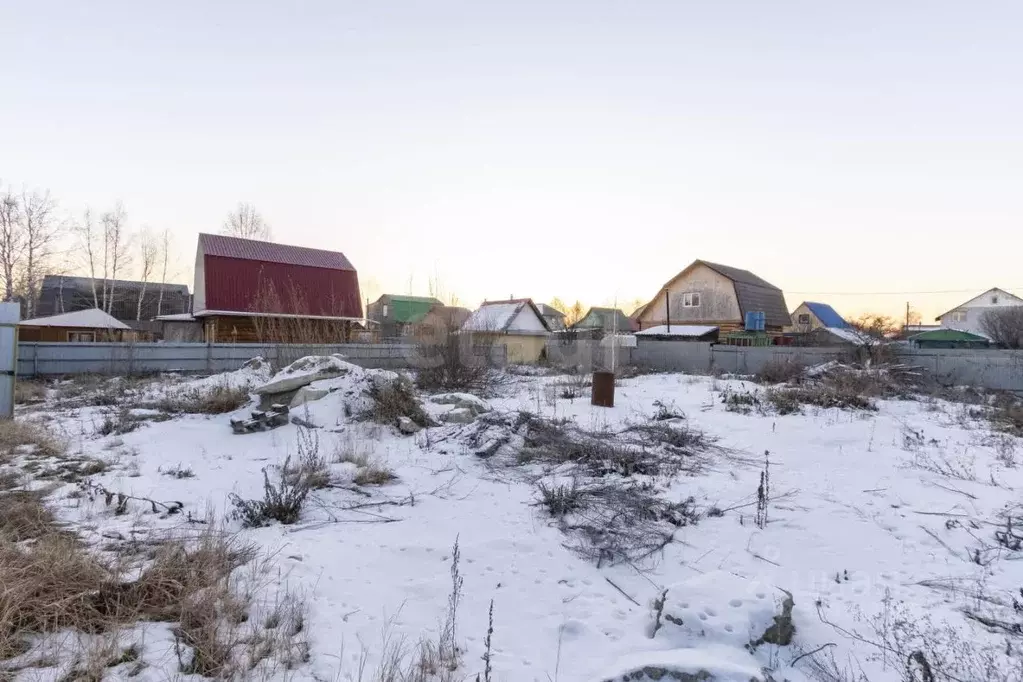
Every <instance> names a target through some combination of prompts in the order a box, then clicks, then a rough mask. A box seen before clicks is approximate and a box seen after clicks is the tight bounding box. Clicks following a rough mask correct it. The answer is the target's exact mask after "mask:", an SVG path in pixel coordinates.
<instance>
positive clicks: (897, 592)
mask: <svg viewBox="0 0 1023 682" xmlns="http://www.w3.org/2000/svg"><path fill="white" fill-rule="evenodd" d="M325 362H326V365H315V366H313V367H312V368H311V369H310V368H309V367H308V366H305V367H303V369H302V370H298V371H295V372H292V373H291V374H292V375H297V376H300V375H301V374H302V372H303V371H304V372H313V371H320V370H323V369H324V367H326V369H327V370H328V371H327V372H325V374H338V373H340V374H339V375H337V376H331V377H328V378H323V379H319V380H317V381H314V382H313V383H311V384H309V389H318V390H315V391H311V392H309V396H308V397H309V398H310V399H311V401H310V402H307V403H305V404H304V405H300V406H299V405H296V406H295V407H293V408H292V409H291V414H290V417H292V418H295V417H297V418H298V419H297V420H294V419H293V421H292V422H289V423H287V424H286V425H283V426H280V427H279V428H273V429H269V430H265V431H264V430H256V431H254V432H251V433H235V432H234V431H233V429H232V426H231V420H232V419H242V418H248V417H249V416H250V413H251V412H252V411H253V410H254V409H256V406H257V401H258V397H255V396H254V397H253V398H252V399H251V400H250V401H249V402H248V404H246V405H244V406H242V407H240V408H238V409H234V410H232V411H227V412H224V413H222V414H215V415H209V414H185V413H183V409H184V408H181V406H180V405H179V406H177V407H175V404H174V400H175V399H180V398H181V397H182V396H184V397H186V398H187V397H189V396H191V397H194V396H196V395H198V394H199V393H201V392H204V391H210V390H214V391H215V390H220V389H219V387H230V388H231V389H241V390H243V391H246V392H247V391H250V390H255V389H257V388H259V387H260V386H262V385H264V384H266V383H267V382H269V381H273V380H274V378H273V377H272V375H271V372H270V370H269V368H266V367H264V366H255V367H252V368H247V369H245V370H241V371H239V372H235V373H229V374H226V375H221V376H218V377H211V378H206V379H201V380H194V379H183V378H164V379H161V380H150V381H148V382H127V381H123V382H114V383H113V384H111V383H110V382H93V383H92V384H90V385H88V386H78V385H76V383H75V382H71V383H64V384H60V385H51V386H50V387H49V388H48V389H47V390H46V391H45V392H43V393H41V394H40V396H39V400H38V401H36V402H31V403H29V404H25V405H22V406H20V407H19V411H18V417H17V419H18V421H19V422H35V423H38V424H40V425H42V426H43V427H44V428H45V429H46V430H47V431H48V432H49V433H51V434H54V435H55V437H56V438H57V439H58V441H59V443H60V445H59V447H53V448H52V451H44V450H45V449H37V448H36V446H33V445H31V444H20V443H7V444H6V445H5V446H4V447H5V448H6V452H5V453H0V463H2V465H3V466H2V468H3V470H4V471H5V472H7V473H8V474H10V475H12V476H13V475H15V474H18V475H24V476H25V478H24V479H22V480H20V481H18V483H17V485H18V486H20V488H18V489H35V490H45V492H46V495H47V496H46V498H45V500H46V503H47V504H48V506H49V507H50V509H52V510H53V512H54V513H55V514H56V516H57V520H58V521H59V522H62V523H65V524H67V526H66V529H67V530H71V531H73V532H74V533H76V534H77V535H78V536H79V537H80V538H81V539H82V540H83V541H84V542H85V543H86V545H87V546H88V547H89V548H90V551H92V552H94V553H96V554H97V555H99V556H104V557H108V560H109V561H124V560H125V559H123V558H117V557H120V556H121V555H122V554H124V552H125V548H126V547H134V548H135V549H138V548H139V547H147V546H149V544H150V543H153V544H152V546H158V544H157V543H158V542H159V541H160V540H161V539H166V538H168V537H174V538H182V537H184V538H195V537H197V536H199V535H201V534H203V533H206V532H211V531H210V530H209V529H210V528H217V529H219V530H220V531H223V532H226V533H229V534H231V536H232V542H236V543H241V544H248V543H251V544H253V545H254V546H255V547H256V548H257V552H256V554H254V555H252V556H246V557H245V558H244V561H243V565H241V566H239V567H238V568H236V569H235V570H234V572H233V573H232V574H231V575H230V577H228V578H225V581H226V582H229V583H230V584H231V585H232V586H233V588H232V589H236V590H240V591H242V592H244V593H245V595H246V597H245V599H244V600H243V601H242V604H241V607H240V609H241V611H242V612H243V613H242V615H241V617H238V618H234V619H230V618H226V617H225V619H224V622H222V623H221V624H220V625H218V626H217V627H219V628H223V629H224V631H225V632H226V631H230V632H229V633H226V634H225V632H222V633H221V635H223V637H224V638H226V639H227V640H229V641H230V642H231V644H230V647H231V648H232V651H231V652H229V653H228V657H234V658H235V659H237V660H241V659H245V661H246V663H241V664H237V665H235V664H232V666H231V667H230V671H227V669H224V670H222V671H220V673H219V674H221V676H228V675H233V676H234V677H235V678H237V679H282V680H283V679H291V680H318V681H334V680H348V679H351V680H356V679H363V680H367V681H369V680H377V679H381V680H400V679H421V680H425V679H450V680H462V679H466V680H477V679H479V680H485V679H491V680H502V681H509V682H519V681H522V682H529V681H544V682H550V681H554V682H602V681H603V680H621V679H632V680H644V679H677V680H728V681H739V680H741V681H743V682H747V681H748V680H769V679H771V680H777V681H779V682H780V681H781V680H792V681H794V682H795V681H799V680H850V681H853V680H870V681H871V682H882V681H886V680H929V679H935V680H941V679H945V680H1021V679H1023V673H1021V670H1023V656H1021V654H1020V652H1019V646H1020V645H1021V644H1023V639H1021V636H1023V635H1021V626H1020V624H1021V623H1023V616H1021V615H1020V611H1021V610H1023V607H1021V606H1020V602H1021V601H1023V563H1021V562H1020V561H1019V560H1020V559H1021V558H1023V552H1021V542H1023V533H1020V534H1019V536H1017V531H1016V530H1015V528H1016V526H1017V525H1018V524H1019V523H1020V517H1021V516H1023V512H1021V511H1020V503H1021V499H1020V493H1019V490H1020V489H1021V488H1023V471H1021V469H1020V468H1017V466H1016V461H1017V459H1019V458H1020V457H1021V456H1023V448H1021V442H1020V440H1019V439H1018V438H1016V437H1015V436H1013V435H1009V434H1006V433H1002V432H1000V431H998V430H996V429H994V428H993V427H992V425H991V422H990V421H988V420H987V419H985V418H984V417H985V414H984V413H985V410H984V409H983V408H975V407H970V406H967V405H963V404H960V403H953V402H947V401H944V400H939V399H935V398H926V399H925V398H917V399H911V400H884V399H874V400H872V401H871V402H872V403H873V404H872V405H869V406H867V407H868V409H848V408H821V407H815V406H812V405H801V406H796V407H795V408H794V409H795V410H797V411H796V412H794V413H789V414H781V413H780V411H781V412H785V411H789V409H780V408H779V407H778V405H777V404H775V403H773V402H771V401H770V400H768V399H767V393H768V391H769V389H767V388H766V387H765V386H763V385H759V384H754V383H751V382H747V381H742V380H737V379H715V378H712V377H697V376H685V375H680V374H654V375H646V376H637V377H634V378H629V379H622V380H620V381H619V385H618V387H617V395H616V405H615V407H614V408H599V407H593V406H591V405H590V404H589V388H588V387H587V386H585V385H584V382H583V380H582V379H580V378H578V377H567V376H539V375H536V376H530V375H521V374H517V375H507V376H506V377H504V381H503V382H502V384H501V385H500V386H499V387H498V388H497V389H496V395H494V396H490V397H487V399H486V400H485V401H484V400H474V399H472V397H471V396H469V397H467V396H464V395H453V396H451V395H449V396H441V397H440V398H439V401H437V399H436V397H432V396H429V395H421V396H419V397H420V398H421V400H422V408H423V410H424V411H425V412H424V414H423V415H419V419H420V421H424V422H429V423H433V424H435V425H433V426H429V427H428V428H421V427H419V426H417V425H415V424H410V423H408V421H405V422H404V423H403V425H402V426H403V427H406V428H403V429H399V428H398V426H397V421H395V420H393V419H391V418H390V416H389V413H388V414H383V415H380V414H378V415H377V416H378V417H379V418H380V419H381V420H382V421H383V422H384V423H379V422H378V421H374V420H372V419H369V418H367V415H368V414H370V413H372V412H373V411H374V409H375V405H376V402H375V401H374V399H373V398H372V397H371V396H370V395H368V393H372V392H374V391H379V390H386V389H387V386H388V385H389V384H388V382H390V381H392V380H393V375H391V374H390V373H386V372H372V371H366V370H361V369H359V368H357V367H354V366H351V365H347V364H345V363H341V362H339V361H336V360H333V361H325ZM381 377H382V378H381ZM280 378H281V375H278V377H277V379H278V380H279V379H280ZM285 378H287V376H285ZM224 390H228V389H224ZM97 396H99V398H97ZM313 398H315V399H313ZM96 403H102V404H96ZM779 404H780V403H779ZM869 407H874V408H876V409H869ZM452 412H453V413H454V414H450V413H452ZM424 416H425V417H426V419H425V420H423V419H422V417H424ZM294 421H298V422H299V423H298V424H296V423H294ZM413 421H414V420H413ZM402 431H407V432H408V433H403V432H402ZM104 434H105V435H104ZM8 440H9V439H8ZM289 458H290V459H289ZM286 459H287V461H288V466H289V471H290V480H291V481H292V483H293V484H296V481H306V482H309V481H311V483H310V490H309V492H308V497H307V498H306V499H305V502H304V504H303V505H302V506H301V510H300V513H299V515H298V518H297V519H296V520H294V523H288V524H282V523H279V522H277V521H272V522H269V523H267V525H264V526H262V527H245V524H244V523H243V522H244V521H245V518H246V517H245V516H244V515H243V514H242V515H240V514H238V513H237V512H238V510H239V503H238V502H237V501H238V500H241V501H245V500H257V501H258V500H261V499H263V497H264V485H265V480H264V471H265V472H266V474H265V475H266V482H268V483H270V484H275V482H279V481H281V480H282V477H283V479H284V480H285V481H287V480H288V479H289V474H288V473H287V472H282V471H281V467H283V466H284V463H285V461H286ZM303 467H305V468H303ZM765 474H766V475H765ZM313 479H315V480H313ZM12 485H13V484H12ZM618 491H624V492H618ZM2 494H11V493H10V491H8V493H0V495H2ZM0 537H2V536H0ZM15 540H17V541H18V543H19V546H21V547H23V548H26V550H25V551H28V549H27V548H30V547H31V546H32V543H33V542H38V540H37V539H33V538H32V537H28V538H27V539H18V538H15ZM4 541H5V542H11V540H10V539H9V538H5V539H4ZM456 542H457V551H458V561H457V566H453V559H454V556H453V548H454V547H455V544H456ZM147 557H148V558H151V557H152V554H149V555H147V554H146V553H145V552H144V551H143V552H138V553H137V561H138V564H137V565H133V567H132V569H131V570H132V571H135V572H136V573H138V572H139V571H141V570H143V569H144V566H145V562H146V561H147V560H148V559H147ZM453 568H456V569H457V570H455V571H453ZM453 573H456V574H457V576H453ZM12 575H13V574H11V573H10V572H7V573H6V574H4V573H3V567H2V566H0V583H2V584H3V587H4V588H5V589H7V588H8V587H9V585H10V583H11V581H12V580H13V579H14V578H13V577H12ZM453 581H454V582H457V588H458V589H455V590H454V592H455V597H456V598H455V601H456V604H455V606H456V607H457V608H456V609H455V616H454V618H451V606H452V604H451V602H452V593H453ZM76 598H80V595H78V596H76ZM491 604H492V633H491V634H490V635H489V637H488V627H489V625H490V621H489V616H490V613H491ZM284 606H286V608H283V607H284ZM211 608H212V607H211ZM221 608H223V605H222V604H219V603H218V605H217V606H216V609H218V611H217V613H218V614H220V613H221V612H220V610H219V609H221ZM285 611H286V612H287V613H286V614H285V615H286V616H287V618H288V619H290V620H289V625H288V626H287V628H285V626H284V625H281V624H280V623H279V621H280V620H281V618H282V615H281V614H282V613H284V612H285ZM227 613H228V612H227V610H226V609H225V610H224V614H227ZM5 617H7V616H6V614H5V613H0V619H3V618H5ZM5 625H6V627H7V629H8V630H9V631H13V630H15V629H16V628H15V626H14V625H12V624H11V623H9V622H8V623H7V624H5ZM177 627H178V626H177V624H176V623H175V622H173V620H172V617H171V618H168V619H167V622H157V619H148V618H146V619H143V620H142V621H140V622H135V623H130V624H121V625H119V626H118V627H117V628H112V629H113V630H114V631H113V632H110V631H108V632H105V633H78V632H72V631H71V630H70V629H69V628H68V627H52V628H37V631H36V632H29V633H27V634H26V635H25V637H26V639H25V641H24V642H23V643H22V646H20V647H19V648H18V649H17V650H16V651H9V652H7V653H6V659H7V660H6V661H5V662H2V663H0V670H4V669H6V670H7V671H8V672H7V673H4V672H0V679H6V678H5V675H7V676H8V677H10V678H11V679H18V680H21V679H26V680H37V679H38V680H50V679H52V680H57V679H64V680H69V679H127V678H129V677H131V678H134V679H139V680H168V679H189V678H196V679H198V676H197V675H196V674H192V673H195V672H196V667H195V666H192V667H191V668H189V665H188V661H189V660H191V659H192V658H194V657H195V656H194V652H193V653H190V652H189V651H188V650H187V647H188V643H187V641H183V639H182V636H181V635H180V634H178V635H175V632H176V631H177V630H176V628H177ZM793 628H794V629H793ZM38 630H42V631H38ZM271 631H272V632H273V633H274V634H275V636H276V639H274V638H269V637H267V636H266V633H267V632H271ZM271 639H272V640H273V642H272V643H271V644H266V645H265V646H266V650H265V652H264V653H263V655H256V654H255V653H253V651H254V644H253V643H254V642H257V643H259V642H269V641H270V640H271ZM488 640H489V654H488V653H487V652H488V646H487V644H488ZM97 641H100V642H102V643H103V644H102V646H104V647H106V649H105V650H108V651H113V652H114V654H115V655H114V656H113V657H112V659H113V660H109V661H105V662H104V663H103V664H102V665H99V666H93V667H94V668H97V667H98V670H99V671H98V673H97V672H95V671H94V672H93V673H92V676H91V677H90V676H88V675H86V674H85V673H83V672H82V670H83V669H84V667H87V666H84V663H83V661H85V662H88V661H89V660H91V658H90V654H89V652H90V650H91V649H95V648H96V647H97V646H100V645H99V644H97ZM451 644H453V648H454V649H455V650H456V653H454V654H451V653H450V652H448V653H447V654H444V652H443V649H445V648H446V647H447V646H448V645H451ZM433 646H436V647H437V648H438V649H439V650H441V651H440V653H439V654H438V653H437V652H434V654H433V656H434V658H435V659H437V660H440V659H443V660H445V661H452V662H451V663H450V664H448V663H444V664H441V665H440V666H439V667H438V668H436V669H432V670H428V671H425V672H424V671H420V672H423V674H422V675H420V676H419V677H413V678H406V677H401V676H400V675H399V674H398V673H397V672H395V673H394V674H393V675H392V676H390V677H388V676H387V675H386V671H382V670H381V668H382V666H383V667H386V665H387V663H388V661H389V660H390V661H391V662H392V663H393V662H395V661H396V660H397V659H399V658H401V656H402V654H404V658H405V660H404V661H403V663H404V664H405V665H406V667H408V666H409V664H410V663H411V662H412V661H413V659H414V658H416V657H422V655H423V648H424V647H426V648H427V649H429V648H430V647H433ZM129 649H130V656H129V655H128V654H127V653H124V654H123V655H121V654H118V653H117V652H127V651H128V650H129ZM83 652H84V653H83ZM11 654H15V655H11ZM118 656H120V658H118ZM428 657H429V656H428ZM107 658H110V656H107ZM485 659H486V660H485ZM449 665H450V667H454V668H455V669H454V670H449V669H448V667H449ZM76 666H77V668H76ZM488 668H489V670H488ZM76 670H77V672H75V671H76ZM69 673H71V674H70V676H69ZM76 675H77V676H76ZM928 675H931V676H930V677H929V676H928Z"/></svg>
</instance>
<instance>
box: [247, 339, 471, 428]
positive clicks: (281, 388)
mask: <svg viewBox="0 0 1023 682" xmlns="http://www.w3.org/2000/svg"><path fill="white" fill-rule="evenodd" d="M246 366H248V364H247V365H246ZM252 393H253V394H254V395H256V396H258V397H259V407H258V409H257V410H254V411H252V413H251V414H250V416H249V417H248V418H241V419H232V420H231V427H232V429H233V430H234V432H235V433H251V432H254V431H263V430H267V429H273V428H277V427H279V426H282V425H284V424H287V423H288V421H289V419H290V421H291V422H292V423H297V424H300V425H303V426H311V427H315V426H317V425H316V424H314V423H312V422H311V421H309V420H308V418H306V417H302V416H299V415H297V414H295V412H296V411H297V410H296V408H300V407H301V408H303V411H304V412H305V413H306V414H309V413H310V411H311V408H312V407H313V405H314V404H315V403H317V402H318V401H321V400H323V399H324V398H327V397H328V396H332V397H334V399H335V402H339V403H340V410H339V411H340V413H341V414H342V415H343V416H344V417H350V418H354V419H375V420H376V421H379V422H382V423H391V424H392V425H393V426H394V427H395V428H397V429H398V431H399V432H401V433H403V434H406V435H411V434H413V433H416V432H417V431H419V430H420V429H421V428H424V427H427V426H436V425H438V424H445V423H449V424H469V423H471V422H473V421H474V420H475V419H476V418H477V417H478V416H480V415H482V414H485V413H487V412H490V406H489V405H488V404H487V403H486V402H485V401H484V400H482V399H480V398H477V397H476V396H474V395H471V394H468V393H442V394H438V395H434V396H431V397H430V398H429V399H428V402H427V403H426V404H423V402H422V401H421V400H420V397H419V395H418V393H417V392H416V391H415V389H414V388H413V387H412V384H411V382H409V380H408V379H407V378H406V377H404V376H402V375H400V374H398V373H396V372H391V371H388V370H382V369H366V368H363V367H360V366H358V365H354V364H352V363H350V362H347V361H346V360H345V359H344V356H342V355H310V356H306V357H304V358H301V359H299V360H296V361H295V362H293V363H291V364H290V365H288V366H287V367H285V368H284V369H282V370H281V371H279V372H277V373H276V374H274V375H273V376H271V377H269V378H268V379H267V380H265V381H264V382H262V383H261V384H259V385H256V386H255V387H254V388H253V389H252ZM389 402H391V403H394V404H393V405H391V404H388V403H389ZM312 411H316V410H312Z"/></svg>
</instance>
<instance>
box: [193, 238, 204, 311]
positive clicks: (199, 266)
mask: <svg viewBox="0 0 1023 682" xmlns="http://www.w3.org/2000/svg"><path fill="white" fill-rule="evenodd" d="M205 255H206V254H204V253H203V250H202V239H200V240H199V246H198V247H196V249H195V281H194V282H193V286H192V312H194V313H198V312H202V311H203V310H206V269H205V267H203V266H204V264H205V262H206V259H205V258H204V256H205Z"/></svg>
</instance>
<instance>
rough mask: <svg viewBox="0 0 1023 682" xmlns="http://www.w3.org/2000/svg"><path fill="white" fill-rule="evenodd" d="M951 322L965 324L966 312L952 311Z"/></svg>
mask: <svg viewBox="0 0 1023 682" xmlns="http://www.w3.org/2000/svg"><path fill="white" fill-rule="evenodd" d="M952 321H953V322H966V311H965V310H953V311H952Z"/></svg>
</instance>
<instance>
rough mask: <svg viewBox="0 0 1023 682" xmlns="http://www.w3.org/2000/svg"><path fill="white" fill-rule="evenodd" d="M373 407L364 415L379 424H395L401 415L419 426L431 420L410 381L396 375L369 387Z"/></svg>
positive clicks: (430, 422)
mask: <svg viewBox="0 0 1023 682" xmlns="http://www.w3.org/2000/svg"><path fill="white" fill-rule="evenodd" d="M369 397H370V398H372V399H373V407H372V408H371V409H370V410H369V413H368V414H367V415H366V416H367V417H368V418H369V419H372V420H373V421H375V422H379V423H381V424H395V423H397V422H398V420H399V419H401V418H402V417H408V418H409V419H411V420H412V421H413V422H415V423H416V424H418V425H419V426H431V425H432V424H433V420H431V419H430V415H428V414H426V411H425V410H424V409H423V406H422V405H421V404H420V402H419V396H418V395H416V389H415V387H414V386H413V385H412V382H411V381H409V380H408V379H407V378H405V377H398V378H397V379H395V380H394V381H392V382H390V383H387V384H382V385H381V384H374V385H373V386H372V387H371V388H370V389H369Z"/></svg>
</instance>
